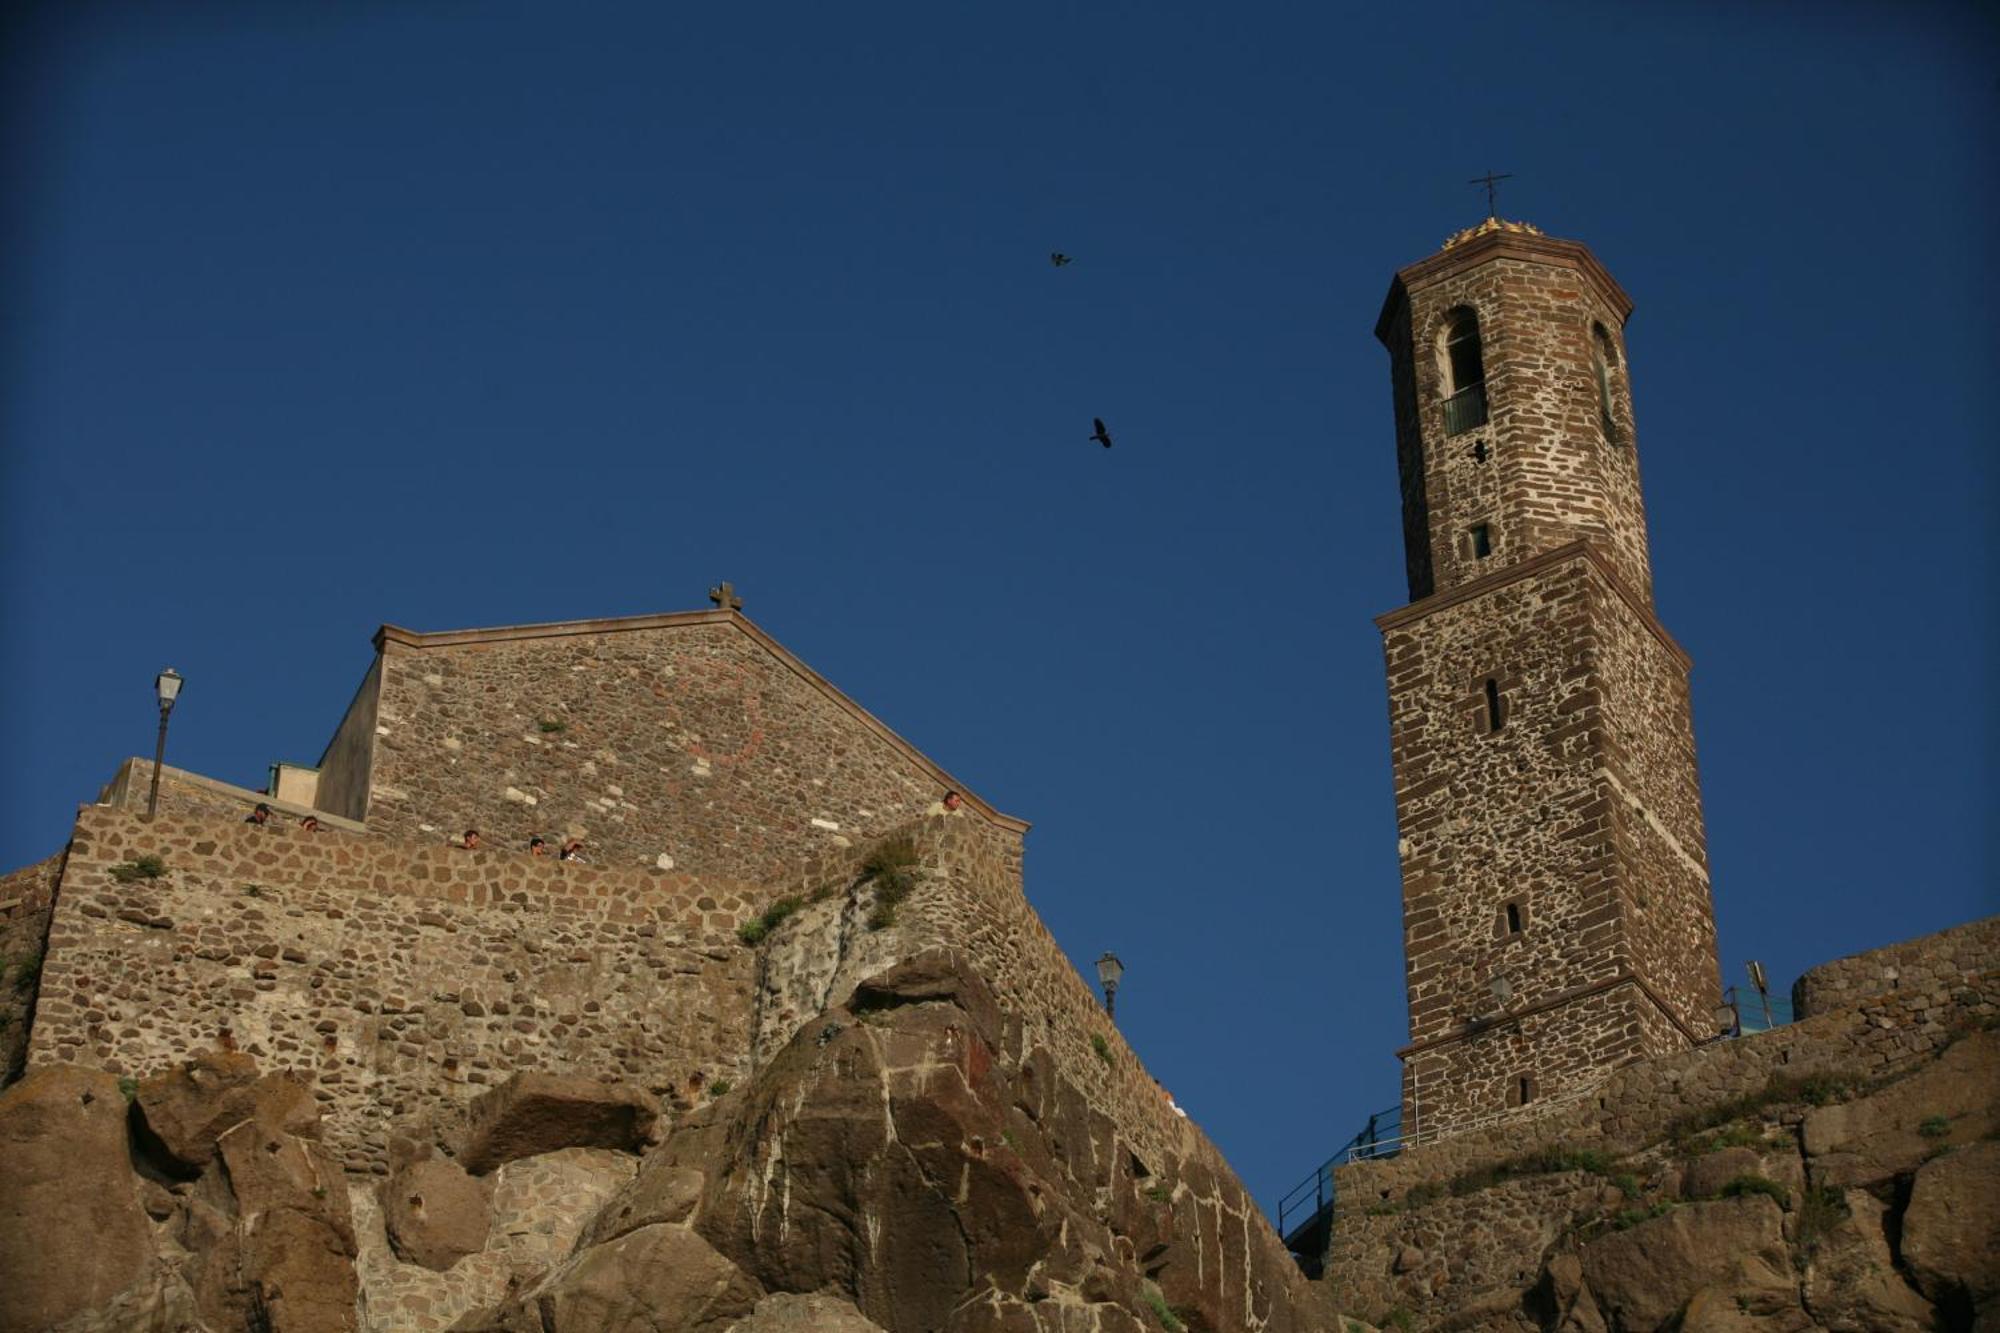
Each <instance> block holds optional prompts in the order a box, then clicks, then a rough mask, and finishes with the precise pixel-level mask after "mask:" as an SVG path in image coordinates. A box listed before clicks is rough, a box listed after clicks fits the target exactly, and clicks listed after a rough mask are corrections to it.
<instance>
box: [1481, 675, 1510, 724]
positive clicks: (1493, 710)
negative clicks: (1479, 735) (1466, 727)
mask: <svg viewBox="0 0 2000 1333" xmlns="http://www.w3.org/2000/svg"><path fill="white" fill-rule="evenodd" d="M1505 721H1506V718H1505V716H1504V715H1503V713H1502V710H1501V707H1500V682H1499V681H1497V680H1495V679H1493V677H1491V676H1488V677H1487V678H1486V730H1487V731H1488V732H1494V731H1498V730H1500V727H1501V725H1502V724H1503V723H1504V722H1505Z"/></svg>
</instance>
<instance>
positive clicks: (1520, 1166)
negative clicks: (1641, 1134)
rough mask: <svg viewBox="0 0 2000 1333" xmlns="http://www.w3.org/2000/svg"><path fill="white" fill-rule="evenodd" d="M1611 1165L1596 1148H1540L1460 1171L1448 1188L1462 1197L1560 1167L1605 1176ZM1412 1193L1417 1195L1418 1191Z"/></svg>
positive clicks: (1453, 1193)
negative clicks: (1502, 1160)
mask: <svg viewBox="0 0 2000 1333" xmlns="http://www.w3.org/2000/svg"><path fill="white" fill-rule="evenodd" d="M1611 1167H1612V1158H1611V1157H1610V1155H1609V1154H1606V1153H1603V1152H1600V1151H1598V1150H1597V1149H1595V1148H1565V1147H1552V1148H1537V1149H1536V1150H1535V1151H1533V1152H1528V1153H1522V1154H1521V1155H1520V1156H1518V1157H1509V1158H1508V1159H1507V1160H1506V1161H1504V1162H1495V1163H1494V1164H1493V1165H1491V1166H1482V1167H1478V1168H1475V1169H1474V1170H1471V1171H1463V1172H1460V1173H1459V1174H1458V1175H1456V1176H1453V1177H1452V1178H1451V1181H1450V1182H1449V1184H1448V1185H1446V1186H1445V1188H1446V1189H1448V1190H1449V1191H1450V1192H1451V1193H1452V1195H1453V1196H1455V1197H1460V1198H1462V1197H1464V1196H1465V1195H1467V1194H1477V1193H1479V1192H1480V1191H1481V1190H1488V1189H1492V1188H1493V1187H1494V1186H1495V1185H1502V1184H1505V1183H1506V1182H1507V1181H1510V1180H1516V1179H1519V1178H1520V1177H1522V1176H1547V1175H1554V1174H1556V1173H1557V1172H1560V1171H1588V1172H1590V1173H1591V1174H1592V1175H1597V1176H1602V1175H1608V1174H1610V1172H1611ZM1410 1193H1411V1194H1412V1195H1414V1194H1415V1193H1416V1191H1415V1190H1412V1191H1411V1192H1410Z"/></svg>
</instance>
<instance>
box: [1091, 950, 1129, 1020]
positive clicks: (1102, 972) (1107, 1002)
mask: <svg viewBox="0 0 2000 1333" xmlns="http://www.w3.org/2000/svg"><path fill="white" fill-rule="evenodd" d="M1124 975H1125V964H1123V963H1121V962H1119V961H1118V955H1117V954H1115V953H1109V952H1107V953H1106V954H1105V955H1104V957H1102V958H1100V959H1098V960H1097V984H1098V985H1100V986H1102V987H1104V1016H1105V1017H1106V1018H1116V1017H1117V1016H1118V981H1119V978H1121V977H1123V976H1124Z"/></svg>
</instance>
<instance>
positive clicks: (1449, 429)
mask: <svg viewBox="0 0 2000 1333" xmlns="http://www.w3.org/2000/svg"><path fill="white" fill-rule="evenodd" d="M1485 424H1486V385H1485V383H1484V382H1483V381H1482V382H1481V383H1478V384H1468V385H1466V386H1465V387H1464V388H1463V389H1460V390H1459V391H1458V392H1457V393H1455V394H1453V395H1452V396H1451V397H1449V398H1447V399H1445V400H1444V433H1445V434H1447V435H1459V434H1463V433H1464V432H1466V431H1469V430H1471V429H1472V428H1473V427H1474V426H1483V425H1485Z"/></svg>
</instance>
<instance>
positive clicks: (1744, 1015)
mask: <svg viewBox="0 0 2000 1333" xmlns="http://www.w3.org/2000/svg"><path fill="white" fill-rule="evenodd" d="M1722 1000H1723V1003H1724V1004H1726V1005H1728V1006H1729V1008H1730V1009H1731V1010H1733V1011H1734V1012H1735V1015H1736V1017H1735V1021H1734V1023H1733V1024H1732V1025H1731V1027H1730V1030H1729V1035H1730V1036H1732V1037H1747V1036H1750V1035H1751V1034H1753V1033H1757V1032H1769V1031H1770V1030H1771V1029H1772V1028H1778V1027H1783V1026H1784V1025H1785V1024H1787V1023H1789V1022H1791V1021H1792V1002H1791V1001H1790V1000H1789V999H1784V998H1780V997H1777V996H1773V995H1771V994H1769V993H1760V992H1757V991H1749V992H1745V991H1743V990H1742V989H1740V988H1739V987H1736V986H1731V987H1730V988H1729V989H1728V990H1726V991H1724V992H1722Z"/></svg>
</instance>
